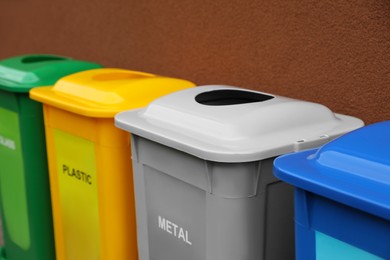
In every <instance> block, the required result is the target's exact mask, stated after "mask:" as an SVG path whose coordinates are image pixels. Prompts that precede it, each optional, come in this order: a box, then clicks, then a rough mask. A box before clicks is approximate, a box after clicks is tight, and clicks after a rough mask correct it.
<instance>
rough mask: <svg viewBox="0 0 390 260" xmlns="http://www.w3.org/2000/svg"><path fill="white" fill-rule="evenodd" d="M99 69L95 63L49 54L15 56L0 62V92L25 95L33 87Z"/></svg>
mask: <svg viewBox="0 0 390 260" xmlns="http://www.w3.org/2000/svg"><path fill="white" fill-rule="evenodd" d="M100 67H101V65H98V64H96V63H91V62H86V61H79V60H73V59H71V58H68V57H62V56H56V55H49V54H30V55H23V56H16V57H12V58H9V59H5V60H1V61H0V90H5V91H9V92H19V93H27V92H29V90H30V89H31V88H33V87H36V86H44V85H50V84H53V83H54V82H56V81H57V80H58V79H59V78H61V77H63V76H66V75H69V74H72V73H74V72H78V71H81V70H87V69H94V68H100Z"/></svg>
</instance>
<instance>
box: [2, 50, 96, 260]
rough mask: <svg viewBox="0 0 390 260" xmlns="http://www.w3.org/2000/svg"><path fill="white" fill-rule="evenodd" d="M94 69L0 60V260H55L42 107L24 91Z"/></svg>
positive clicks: (60, 60)
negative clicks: (0, 237)
mask: <svg viewBox="0 0 390 260" xmlns="http://www.w3.org/2000/svg"><path fill="white" fill-rule="evenodd" d="M96 67H99V65H97V64H94V63H88V62H82V61H76V60H72V59H69V58H65V57H60V56H53V55H25V56H18V57H13V58H10V59H6V60H3V61H0V162H1V164H2V167H1V169H0V198H1V199H0V208H1V210H0V211H1V212H2V220H3V235H4V244H5V246H4V248H3V249H2V256H0V259H8V260H13V259H15V260H19V259H23V260H24V259H25V260H35V259H36V260H46V259H47V260H52V259H55V253H54V241H53V239H54V236H53V226H52V211H51V203H50V189H49V180H48V169H47V159H46V146H45V134H44V125H43V113H42V105H41V104H40V103H38V102H35V101H33V100H31V99H30V98H29V96H28V92H29V90H30V89H31V88H34V87H36V86H40V85H41V84H52V83H53V82H55V80H56V79H58V78H59V77H62V76H65V75H68V74H71V73H73V72H76V71H80V70H85V69H91V68H96Z"/></svg>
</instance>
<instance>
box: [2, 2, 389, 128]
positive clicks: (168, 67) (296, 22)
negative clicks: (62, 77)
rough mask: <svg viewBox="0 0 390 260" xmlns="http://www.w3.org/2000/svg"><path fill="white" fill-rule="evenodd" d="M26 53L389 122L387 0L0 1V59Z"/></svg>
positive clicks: (369, 119) (374, 120)
mask: <svg viewBox="0 0 390 260" xmlns="http://www.w3.org/2000/svg"><path fill="white" fill-rule="evenodd" d="M352 2H353V3H352ZM25 53H54V54H62V55H66V56H72V57H74V58H78V59H86V60H91V61H96V62H99V63H101V64H103V65H105V66H108V67H122V68H128V69H134V70H141V71H146V72H152V73H157V74H162V75H168V76H175V77H181V78H185V79H189V80H192V81H194V82H196V83H197V84H199V85H200V84H212V83H215V84H231V85H237V86H241V87H245V88H251V89H257V90H262V91H266V92H270V93H274V94H280V95H286V96H290V97H295V98H301V99H305V100H311V101H316V102H320V103H323V104H325V105H327V106H328V107H330V108H331V109H332V110H335V111H337V112H339V113H346V114H350V115H354V116H357V117H360V118H362V119H363V120H364V121H365V122H366V123H373V122H377V121H383V120H386V119H390V90H389V86H390V66H389V65H390V2H389V1H388V0H357V1H345V0H339V1H331V0H323V1H318V0H213V1H206V0H176V1H175V0H138V1H135V0H95V1H93V0H84V1H82V0H65V1H57V0H0V59H3V58H6V57H9V56H14V55H19V54H25Z"/></svg>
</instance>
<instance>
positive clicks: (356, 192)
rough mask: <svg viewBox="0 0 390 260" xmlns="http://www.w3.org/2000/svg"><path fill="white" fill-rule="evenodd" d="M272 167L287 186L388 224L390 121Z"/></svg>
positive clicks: (278, 161)
mask: <svg viewBox="0 0 390 260" xmlns="http://www.w3.org/2000/svg"><path fill="white" fill-rule="evenodd" d="M274 166H275V169H274V170H275V171H274V173H275V176H276V177H278V178H280V179H281V180H283V181H285V182H287V183H290V184H292V185H294V186H296V187H298V188H302V189H304V190H307V191H310V192H313V193H316V194H319V195H322V196H324V197H327V198H330V199H333V200H335V201H338V202H340V203H343V204H346V205H349V206H351V207H355V208H358V209H360V210H363V211H366V212H369V213H371V214H374V215H377V216H380V217H383V218H385V219H387V220H390V121H385V122H382V123H377V124H373V125H369V126H366V127H363V128H360V129H358V130H355V131H353V132H350V133H348V134H346V135H344V136H341V137H339V138H337V139H336V140H334V141H332V142H330V143H328V144H326V145H324V146H323V147H322V148H320V149H312V150H307V151H303V152H298V153H295V154H288V155H284V156H281V157H279V158H277V159H276V160H275V162H274Z"/></svg>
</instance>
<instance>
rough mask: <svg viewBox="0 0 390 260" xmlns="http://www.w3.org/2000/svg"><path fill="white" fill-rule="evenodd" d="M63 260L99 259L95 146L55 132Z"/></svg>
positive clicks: (83, 140)
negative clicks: (63, 250)
mask: <svg viewBox="0 0 390 260" xmlns="http://www.w3.org/2000/svg"><path fill="white" fill-rule="evenodd" d="M54 140H55V141H54V142H55V153H56V158H57V161H56V163H57V174H58V185H59V193H60V210H61V213H60V214H61V218H62V229H63V234H64V241H65V245H64V246H65V252H66V259H74V260H85V259H99V246H100V245H99V240H100V238H99V237H100V235H99V214H98V197H97V196H98V193H97V182H96V177H97V174H96V159H95V158H96V157H95V144H94V143H93V142H91V141H89V140H86V139H84V138H80V137H78V136H75V135H72V134H69V133H67V132H64V131H61V130H59V129H54Z"/></svg>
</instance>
